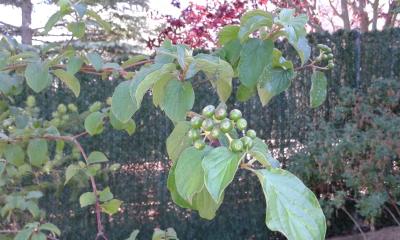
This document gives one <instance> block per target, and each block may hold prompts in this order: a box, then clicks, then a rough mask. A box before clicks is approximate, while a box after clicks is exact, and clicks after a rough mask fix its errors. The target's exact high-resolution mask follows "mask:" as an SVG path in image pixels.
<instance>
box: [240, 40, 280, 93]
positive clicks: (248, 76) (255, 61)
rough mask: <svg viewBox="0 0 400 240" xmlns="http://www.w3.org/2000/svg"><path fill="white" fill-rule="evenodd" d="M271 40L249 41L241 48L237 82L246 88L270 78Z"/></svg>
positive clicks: (272, 45)
mask: <svg viewBox="0 0 400 240" xmlns="http://www.w3.org/2000/svg"><path fill="white" fill-rule="evenodd" d="M273 47H274V44H273V42H272V41H271V40H264V41H262V40H260V39H250V40H248V41H247V42H246V43H245V44H244V45H243V47H242V51H241V52H240V60H239V66H238V70H239V80H240V82H241V83H242V84H243V85H244V86H245V87H247V88H250V89H251V88H254V87H255V86H256V85H257V84H258V83H261V82H264V81H266V80H267V79H269V78H271V67H272V52H273Z"/></svg>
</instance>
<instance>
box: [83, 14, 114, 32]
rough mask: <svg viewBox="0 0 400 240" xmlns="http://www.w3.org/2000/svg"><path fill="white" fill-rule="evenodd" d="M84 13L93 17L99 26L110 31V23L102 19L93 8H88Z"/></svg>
mask: <svg viewBox="0 0 400 240" xmlns="http://www.w3.org/2000/svg"><path fill="white" fill-rule="evenodd" d="M86 14H87V15H88V16H89V17H91V18H93V19H94V20H96V22H97V23H98V24H99V25H100V27H102V28H103V29H104V30H105V31H107V32H110V31H111V24H110V23H108V22H106V21H104V20H103V19H102V18H101V17H100V15H99V14H97V13H96V12H95V11H93V10H88V11H87V12H86Z"/></svg>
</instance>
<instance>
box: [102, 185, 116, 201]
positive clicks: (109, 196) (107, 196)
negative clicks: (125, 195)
mask: <svg viewBox="0 0 400 240" xmlns="http://www.w3.org/2000/svg"><path fill="white" fill-rule="evenodd" d="M113 197H114V195H113V194H112V193H111V191H110V188H109V187H106V188H105V189H104V190H103V191H100V192H99V200H100V201H101V202H107V201H110V200H111V199H113Z"/></svg>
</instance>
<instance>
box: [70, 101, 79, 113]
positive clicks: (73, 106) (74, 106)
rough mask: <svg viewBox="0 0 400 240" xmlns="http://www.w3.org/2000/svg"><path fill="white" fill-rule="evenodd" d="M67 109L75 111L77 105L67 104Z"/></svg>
mask: <svg viewBox="0 0 400 240" xmlns="http://www.w3.org/2000/svg"><path fill="white" fill-rule="evenodd" d="M68 110H70V111H71V112H77V111H78V107H76V105H75V104H72V103H70V104H68Z"/></svg>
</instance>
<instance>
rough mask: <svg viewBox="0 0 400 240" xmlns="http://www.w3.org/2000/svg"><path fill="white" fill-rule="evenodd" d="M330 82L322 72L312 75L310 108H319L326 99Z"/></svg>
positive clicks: (315, 72)
mask: <svg viewBox="0 0 400 240" xmlns="http://www.w3.org/2000/svg"><path fill="white" fill-rule="evenodd" d="M327 85H328V81H327V80H326V77H325V74H324V73H323V72H320V71H314V72H313V74H312V75H311V90H310V106H311V107H312V108H316V107H319V106H320V105H321V104H322V103H323V102H324V101H325V99H326V94H327V92H326V88H327Z"/></svg>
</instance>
